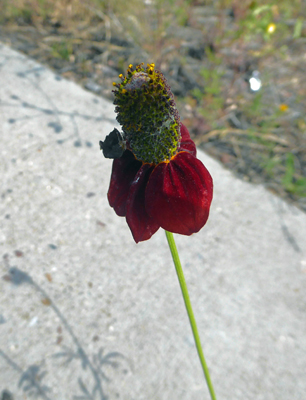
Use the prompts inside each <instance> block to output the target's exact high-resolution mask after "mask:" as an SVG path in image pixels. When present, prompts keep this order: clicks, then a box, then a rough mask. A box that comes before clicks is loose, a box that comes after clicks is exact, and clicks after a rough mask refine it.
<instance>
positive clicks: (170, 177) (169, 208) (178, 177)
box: [108, 124, 213, 243]
mask: <svg viewBox="0 0 306 400" xmlns="http://www.w3.org/2000/svg"><path fill="white" fill-rule="evenodd" d="M180 131H181V142H180V145H179V148H178V153H177V154H176V155H175V156H173V157H172V158H171V160H170V161H167V162H160V163H159V164H157V165H154V164H148V163H142V162H141V161H138V160H137V159H136V158H135V157H134V155H133V153H132V152H131V151H130V150H125V151H124V153H123V155H122V156H121V157H120V158H117V159H115V160H114V161H113V170H112V175H111V182H110V187H109V191H108V200H109V204H110V206H111V207H113V208H114V210H115V212H116V214H117V215H119V216H121V217H126V221H127V223H128V225H129V227H130V229H131V231H132V235H133V237H134V240H135V242H136V243H138V242H141V241H143V240H147V239H150V237H151V236H152V235H153V234H154V233H155V232H156V231H157V230H158V229H159V228H160V227H161V228H163V229H165V230H167V231H169V232H174V233H180V234H182V235H191V234H192V233H195V232H198V231H199V230H200V229H201V228H202V227H203V226H204V225H205V223H206V221H207V219H208V215H209V207H210V203H211V201H212V195H213V182H212V178H211V176H210V174H209V172H208V171H207V169H206V168H205V167H204V165H203V164H202V162H201V161H200V160H198V159H197V158H196V147H195V144H194V143H193V141H192V140H191V139H190V135H189V132H188V130H187V128H186V127H185V126H184V125H183V124H182V125H181V129H180Z"/></svg>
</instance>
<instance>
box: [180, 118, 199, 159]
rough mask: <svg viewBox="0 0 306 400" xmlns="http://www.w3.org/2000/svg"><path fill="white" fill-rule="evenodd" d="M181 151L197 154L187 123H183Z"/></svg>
mask: <svg viewBox="0 0 306 400" xmlns="http://www.w3.org/2000/svg"><path fill="white" fill-rule="evenodd" d="M179 151H188V153H190V154H192V155H193V156H196V155H197V149H196V146H195V144H194V143H193V141H192V140H191V139H190V134H189V132H188V129H187V128H186V126H185V125H183V124H181V142H180V146H179Z"/></svg>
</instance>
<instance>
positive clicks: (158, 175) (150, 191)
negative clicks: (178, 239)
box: [145, 152, 213, 235]
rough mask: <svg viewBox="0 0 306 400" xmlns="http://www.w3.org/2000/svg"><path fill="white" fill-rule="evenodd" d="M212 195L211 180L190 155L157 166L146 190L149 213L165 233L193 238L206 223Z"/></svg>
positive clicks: (178, 156) (200, 164)
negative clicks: (191, 236) (192, 235)
mask: <svg viewBox="0 0 306 400" xmlns="http://www.w3.org/2000/svg"><path fill="white" fill-rule="evenodd" d="M212 195H213V183H212V178H211V176H210V174H209V172H208V171H207V169H206V168H205V167H204V165H203V164H202V162H201V161H200V160H198V159H197V158H195V157H194V156H192V155H191V154H190V153H187V152H181V153H178V154H177V155H176V156H175V157H174V158H173V159H172V160H171V161H170V162H168V163H161V164H158V165H157V166H156V167H155V169H154V171H153V172H152V174H151V176H150V179H149V182H148V184H147V188H146V196H145V201H146V210H147V212H148V214H149V215H150V216H151V217H152V218H153V219H154V220H155V221H156V223H158V224H159V225H160V226H161V227H162V228H163V229H165V230H167V231H170V232H174V233H180V234H182V235H191V234H192V233H195V232H198V231H199V230H200V229H201V228H202V227H203V226H204V225H205V223H206V221H207V218H208V215H209V207H210V203H211V200H212Z"/></svg>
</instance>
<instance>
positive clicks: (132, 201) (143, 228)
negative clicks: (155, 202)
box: [126, 164, 160, 243]
mask: <svg viewBox="0 0 306 400" xmlns="http://www.w3.org/2000/svg"><path fill="white" fill-rule="evenodd" d="M153 169H154V166H151V165H150V164H144V165H143V166H142V167H141V168H140V170H139V171H138V173H137V175H136V176H135V179H134V181H133V183H132V185H131V187H130V191H129V196H128V199H127V208H126V222H127V223H128V225H129V227H130V229H131V231H132V235H133V238H134V240H135V242H136V243H138V242H142V241H143V240H147V239H150V237H151V236H152V235H153V234H154V233H155V232H156V231H157V230H158V229H159V227H160V225H159V224H158V223H156V221H155V220H154V218H152V217H150V216H149V215H148V213H147V212H146V209H145V191H146V186H147V183H148V180H149V177H150V175H151V173H152V170H153Z"/></svg>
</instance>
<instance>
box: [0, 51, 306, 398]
mask: <svg viewBox="0 0 306 400" xmlns="http://www.w3.org/2000/svg"><path fill="white" fill-rule="evenodd" d="M110 90H111V88H110ZM113 110H114V107H113V105H112V104H111V103H109V102H108V101H106V100H104V99H102V98H99V97H96V96H94V95H92V94H91V93H88V92H85V91H84V90H83V89H81V88H80V87H78V86H77V85H76V84H74V83H72V82H68V81H66V80H63V79H62V78H60V77H58V76H56V75H55V74H54V73H53V72H51V71H50V70H48V69H47V68H45V67H43V66H41V65H38V64H37V63H35V62H33V61H31V60H29V59H27V58H26V57H24V56H23V55H21V54H19V53H17V52H15V51H13V50H11V49H9V48H7V47H5V46H3V45H1V44H0V120H1V133H0V151H1V159H0V162H1V167H0V171H1V196H2V197H1V225H0V246H1V265H0V276H1V279H0V296H1V302H0V393H1V392H2V398H3V399H4V398H6V399H7V398H9V396H6V397H5V395H4V393H5V392H4V390H6V391H8V392H7V394H8V393H11V395H12V396H13V398H14V400H17V399H52V400H77V399H78V400H81V399H95V400H96V399H97V400H102V399H106V398H108V399H110V400H113V399H114V400H115V399H124V400H149V399H150V400H155V399H156V400H180V399H182V400H185V399H186V400H198V399H209V395H208V391H207V388H206V384H205V382H204V379H203V376H202V372H201V368H200V364H199V361H198V358H197V354H196V350H195V347H194V343H193V339H192V335H191V330H190V327H189V325H188V320H187V315H186V312H185V309H184V304H183V300H182V297H181V293H180V289H179V285H178V281H177V278H176V275H175V271H174V267H173V265H172V260H171V256H170V253H169V250H168V248H167V244H166V238H165V235H164V232H163V231H161V230H160V231H158V232H157V234H155V235H154V236H153V238H152V239H151V240H150V241H147V242H143V243H140V244H138V245H136V244H135V243H134V242H133V239H132V236H131V234H130V232H129V229H128V227H127V225H126V223H125V220H124V219H123V218H119V217H117V216H116V215H115V213H114V212H113V210H112V209H111V208H110V207H109V205H108V202H107V199H106V193H107V189H108V183H109V177H110V170H111V161H110V160H106V159H104V158H103V157H102V155H101V152H100V150H99V145H98V143H99V140H101V139H103V138H104V136H105V135H106V134H108V133H109V132H110V131H111V130H112V129H113V127H114V126H115V125H116V124H115V121H114V118H115V115H114V111H113ZM199 158H200V159H201V160H203V162H204V163H205V164H206V166H207V167H208V169H209V170H210V172H211V174H212V176H213V178H214V182H215V193H214V200H213V204H212V209H211V217H210V219H209V222H208V224H207V225H206V227H205V228H204V229H203V230H202V231H201V232H200V233H198V234H196V235H193V236H192V237H183V236H176V238H177V245H178V248H179V251H180V254H181V259H182V263H183V267H184V271H185V274H186V279H187V284H188V287H189V290H190V295H191V300H192V303H193V305H194V312H195V315H196V318H197V321H198V325H199V331H200V335H201V339H202V344H203V348H204V353H205V355H206V358H207V363H208V365H209V367H210V370H211V376H212V380H213V383H214V386H215V390H216V394H217V398H218V399H219V400H240V399H241V400H242V399H243V400H305V399H306V378H305V376H306V304H305V289H306V246H305V238H306V215H305V214H303V213H302V212H301V211H299V210H298V209H296V208H294V207H291V206H289V205H287V204H286V203H284V202H283V201H282V200H281V199H279V198H277V197H274V196H273V195H272V194H270V193H268V192H267V191H266V190H265V189H264V188H263V187H261V186H252V185H250V184H248V183H245V182H242V181H240V180H238V179H236V178H235V177H233V176H232V174H231V173H230V172H229V171H226V170H225V169H224V168H223V167H222V166H221V165H219V164H218V163H217V162H216V161H214V160H212V159H211V158H210V157H208V156H207V155H205V154H204V153H202V152H199Z"/></svg>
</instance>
